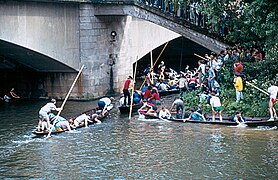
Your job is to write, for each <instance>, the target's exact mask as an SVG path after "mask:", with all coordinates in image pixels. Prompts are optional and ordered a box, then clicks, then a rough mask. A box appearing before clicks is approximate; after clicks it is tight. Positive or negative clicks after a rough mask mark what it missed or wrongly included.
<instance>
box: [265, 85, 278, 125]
mask: <svg viewBox="0 0 278 180" xmlns="http://www.w3.org/2000/svg"><path fill="white" fill-rule="evenodd" d="M267 92H268V93H269V105H268V106H269V113H270V119H269V121H273V120H274V119H276V118H277V114H276V110H275V108H274V104H275V102H276V100H277V99H276V98H277V92H278V87H277V86H276V85H275V83H274V81H273V80H270V87H269V88H268V89H267Z"/></svg>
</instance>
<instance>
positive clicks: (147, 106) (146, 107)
mask: <svg viewBox="0 0 278 180" xmlns="http://www.w3.org/2000/svg"><path fill="white" fill-rule="evenodd" d="M152 106H154V104H152V103H149V102H148V101H147V100H146V99H144V100H143V106H141V108H140V109H138V113H139V114H146V113H147V112H148V110H149V109H151V107H152Z"/></svg>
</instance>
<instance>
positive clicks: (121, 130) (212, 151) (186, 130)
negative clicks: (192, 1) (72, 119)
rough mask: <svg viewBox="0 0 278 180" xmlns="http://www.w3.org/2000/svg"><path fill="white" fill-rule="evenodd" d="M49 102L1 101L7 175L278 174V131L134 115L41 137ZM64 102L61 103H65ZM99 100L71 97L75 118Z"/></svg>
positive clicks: (1, 154) (0, 145)
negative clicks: (37, 130)
mask: <svg viewBox="0 0 278 180" xmlns="http://www.w3.org/2000/svg"><path fill="white" fill-rule="evenodd" d="M45 103H46V101H24V102H16V103H10V104H0V113H1V114H0V121H1V126H0V179H5V178H7V179H9V178H12V179H117V180H118V179H277V178H278V140H277V138H278V130H277V129H276V128H268V127H260V128H238V127H226V126H218V125H202V124H187V123H175V122H165V121H161V120H143V119H138V116H137V115H133V117H132V118H131V119H130V120H129V119H128V117H127V115H119V113H118V112H117V110H116V109H114V110H113V112H112V113H111V114H110V116H109V117H108V118H107V119H105V121H104V122H103V123H102V124H98V125H92V126H90V127H89V128H81V129H78V130H76V131H74V132H73V133H68V132H66V133H62V134H59V135H54V136H52V137H51V138H50V139H44V138H34V136H33V135H32V130H33V128H34V126H36V125H37V112H38V110H39V109H40V107H41V106H43V105H44V104H45ZM59 103H60V104H61V102H58V105H59ZM95 105H96V102H95V101H90V102H77V101H69V102H67V104H66V106H65V108H64V110H63V113H62V114H63V115H64V116H66V117H68V116H72V115H75V114H77V113H79V112H82V111H85V110H87V109H90V108H92V107H95Z"/></svg>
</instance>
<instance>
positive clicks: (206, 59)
mask: <svg viewBox="0 0 278 180" xmlns="http://www.w3.org/2000/svg"><path fill="white" fill-rule="evenodd" d="M194 55H195V56H197V57H199V58H201V59H203V60H206V61H209V60H208V59H206V58H204V57H203V56H200V55H198V54H196V53H194Z"/></svg>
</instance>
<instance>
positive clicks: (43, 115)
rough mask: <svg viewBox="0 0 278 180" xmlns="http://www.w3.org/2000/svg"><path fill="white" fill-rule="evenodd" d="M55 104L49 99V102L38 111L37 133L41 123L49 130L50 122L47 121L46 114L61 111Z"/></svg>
mask: <svg viewBox="0 0 278 180" xmlns="http://www.w3.org/2000/svg"><path fill="white" fill-rule="evenodd" d="M55 104H56V100H55V99H51V102H49V103H47V104H46V105H44V106H43V107H42V108H41V109H40V111H39V123H38V131H40V128H41V124H42V122H43V121H46V122H47V126H48V128H50V121H49V115H48V113H50V112H51V111H61V110H62V109H61V108H57V107H56V105H55Z"/></svg>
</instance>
